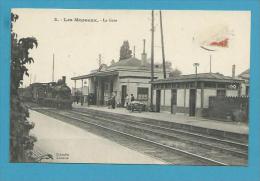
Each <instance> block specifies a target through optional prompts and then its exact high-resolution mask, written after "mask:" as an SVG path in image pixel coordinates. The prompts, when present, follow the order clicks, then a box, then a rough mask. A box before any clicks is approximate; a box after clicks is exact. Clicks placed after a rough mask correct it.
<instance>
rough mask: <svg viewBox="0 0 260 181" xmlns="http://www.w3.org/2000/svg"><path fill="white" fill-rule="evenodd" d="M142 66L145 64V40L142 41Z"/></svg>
mask: <svg viewBox="0 0 260 181" xmlns="http://www.w3.org/2000/svg"><path fill="white" fill-rule="evenodd" d="M141 56H142V65H146V64H147V54H146V53H145V39H143V53H142V55H141Z"/></svg>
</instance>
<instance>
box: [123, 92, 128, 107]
mask: <svg viewBox="0 0 260 181" xmlns="http://www.w3.org/2000/svg"><path fill="white" fill-rule="evenodd" d="M128 104H129V96H128V94H126V97H125V105H124V107H126V108H127V106H128Z"/></svg>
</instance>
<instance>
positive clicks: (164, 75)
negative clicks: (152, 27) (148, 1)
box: [160, 10, 166, 79]
mask: <svg viewBox="0 0 260 181" xmlns="http://www.w3.org/2000/svg"><path fill="white" fill-rule="evenodd" d="M160 27H161V43H162V60H163V78H164V79H166V67H165V53H164V40H163V25H162V11H161V10H160Z"/></svg>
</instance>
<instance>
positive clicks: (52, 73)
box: [52, 53, 54, 82]
mask: <svg viewBox="0 0 260 181" xmlns="http://www.w3.org/2000/svg"><path fill="white" fill-rule="evenodd" d="M52 82H54V53H53V55H52Z"/></svg>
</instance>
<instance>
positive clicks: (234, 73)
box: [232, 64, 236, 79]
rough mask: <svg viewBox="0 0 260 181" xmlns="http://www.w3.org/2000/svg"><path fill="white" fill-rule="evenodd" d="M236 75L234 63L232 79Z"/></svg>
mask: <svg viewBox="0 0 260 181" xmlns="http://www.w3.org/2000/svg"><path fill="white" fill-rule="evenodd" d="M235 76H236V65H235V64H234V65H232V78H233V79H234V78H235Z"/></svg>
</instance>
